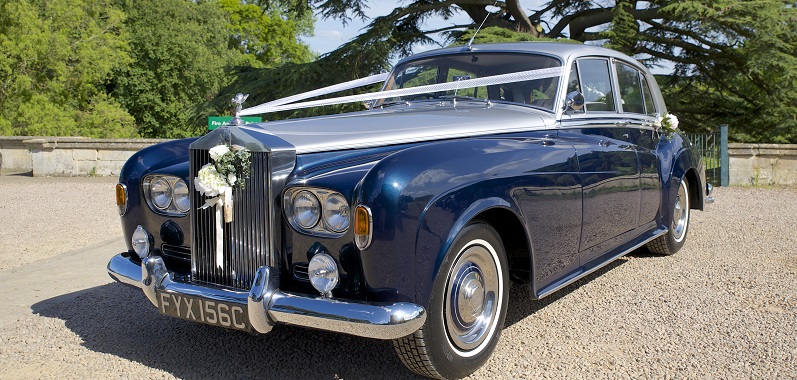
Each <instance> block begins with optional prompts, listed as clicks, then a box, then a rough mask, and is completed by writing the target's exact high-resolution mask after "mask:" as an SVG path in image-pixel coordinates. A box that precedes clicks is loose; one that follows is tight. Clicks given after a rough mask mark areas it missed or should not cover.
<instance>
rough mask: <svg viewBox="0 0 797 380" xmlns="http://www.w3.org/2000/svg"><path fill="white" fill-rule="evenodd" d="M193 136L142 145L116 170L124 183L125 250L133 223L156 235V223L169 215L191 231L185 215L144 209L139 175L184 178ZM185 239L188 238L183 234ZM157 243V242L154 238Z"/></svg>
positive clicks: (160, 222) (187, 232)
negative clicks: (125, 196)
mask: <svg viewBox="0 0 797 380" xmlns="http://www.w3.org/2000/svg"><path fill="white" fill-rule="evenodd" d="M195 140H196V138H189V139H181V140H174V141H167V142H164V143H161V144H157V145H153V146H150V147H147V148H144V149H142V150H140V151H138V152H136V153H134V154H133V155H132V156H131V157H130V158H129V159H128V160H127V162H125V164H124V166H123V167H122V170H121V172H120V173H119V183H121V184H123V185H125V186H126V187H127V192H128V199H127V202H128V204H127V212H126V213H125V215H122V217H121V218H122V233H123V235H124V237H125V242H126V243H127V248H128V250H132V246H131V243H130V236H131V235H132V234H133V231H134V230H135V228H136V226H137V225H139V224H141V225H144V226H145V228H147V229H148V230H149V231H154V232H155V233H153V235H155V238H156V239H159V238H160V237H159V236H158V235H159V234H158V233H157V231H159V229H158V226H160V225H161V224H162V223H164V222H166V221H167V220H170V219H175V220H176V222H177V223H178V224H179V225H180V227H181V228H182V230H183V231H184V232H185V233H186V234H190V228H188V227H189V226H188V218H187V217H185V218H170V217H165V216H160V215H157V214H155V213H153V212H145V211H147V209H146V208H147V207H149V206H147V204H146V202H145V201H144V198H143V195H142V193H141V179H142V178H144V176H145V175H147V174H149V173H155V172H159V173H165V174H171V175H175V176H178V177H181V178H183V179H184V180H186V181H188V178H187V176H188V146H189V145H191V143H192V142H194V141H195ZM185 241H190V236H186V238H185ZM156 243H158V246H159V243H160V242H156Z"/></svg>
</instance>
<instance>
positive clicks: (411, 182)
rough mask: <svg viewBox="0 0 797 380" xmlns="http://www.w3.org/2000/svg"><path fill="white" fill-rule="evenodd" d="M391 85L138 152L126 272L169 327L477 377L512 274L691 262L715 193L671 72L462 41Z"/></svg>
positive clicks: (123, 204)
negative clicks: (682, 253)
mask: <svg viewBox="0 0 797 380" xmlns="http://www.w3.org/2000/svg"><path fill="white" fill-rule="evenodd" d="M385 78H386V79H384V86H383V90H382V91H380V92H377V93H373V94H366V95H365V96H360V97H344V98H338V99H339V100H340V102H344V101H361V100H362V99H369V100H370V102H369V103H368V105H369V109H368V110H366V111H362V112H354V113H346V114H340V115H332V116H322V117H313V118H307V119H296V120H284V121H273V122H264V123H260V124H255V125H240V124H241V123H233V124H235V125H229V126H225V127H223V128H219V129H217V130H214V131H212V132H210V133H208V134H207V135H205V136H203V137H201V138H199V139H185V140H177V141H172V142H168V143H164V144H160V145H156V146H153V147H150V148H147V149H144V150H142V151H140V152H138V153H137V154H135V155H134V156H133V157H132V158H131V159H130V160H129V161H128V162H127V164H126V165H125V166H124V169H123V171H122V173H121V175H120V179H119V184H118V185H117V191H116V196H117V203H118V205H119V212H120V214H121V217H122V225H123V229H124V235H125V238H126V239H127V241H128V252H123V253H121V254H119V255H117V256H116V257H114V258H113V259H112V260H111V261H110V263H109V264H108V272H109V273H110V275H111V277H113V278H114V279H116V280H118V281H119V282H122V283H126V284H129V285H133V286H135V287H139V288H141V289H142V290H143V292H144V294H145V295H146V297H147V298H148V299H149V300H150V301H151V302H152V304H153V305H154V306H156V307H157V308H158V309H159V311H160V312H161V313H162V314H166V315H170V316H174V317H179V318H184V319H189V320H193V321H197V322H202V323H207V324H212V325H218V326H222V327H225V328H229V329H237V330H243V331H248V332H256V333H268V332H269V331H270V330H271V329H272V327H273V326H274V325H275V324H288V325H295V326H304V327H310V328H315V329H322V330H328V331H334V332H340V333H346V334H353V335H357V336H362V337H368V338H376V339H391V340H393V342H394V346H395V349H396V352H397V353H398V355H399V356H400V358H401V360H402V361H403V362H404V364H406V365H407V367H409V368H410V369H411V370H412V371H415V372H417V373H418V374H421V375H425V376H429V377H436V378H456V377H462V376H466V375H468V374H469V373H472V372H473V371H475V370H476V369H478V368H479V367H480V366H481V365H482V364H484V363H485V361H486V360H487V359H488V358H489V356H490V354H491V353H492V351H493V350H494V348H495V346H496V344H497V342H498V339H499V336H500V335H501V330H502V327H503V323H504V317H505V315H506V309H507V300H508V295H509V292H508V290H509V287H510V282H517V283H522V284H527V286H529V287H530V294H531V295H532V298H534V299H539V298H542V297H545V296H547V295H550V294H551V293H553V292H555V291H557V290H558V289H561V288H562V287H564V286H566V285H568V284H570V283H572V282H573V281H576V280H578V279H579V278H582V277H584V276H585V275H587V274H589V273H591V272H593V271H595V270H596V269H598V268H600V267H602V266H604V265H606V264H608V263H610V262H612V261H613V260H615V259H617V258H619V257H621V256H623V255H625V254H627V253H629V252H631V251H633V250H635V249H638V248H640V247H643V246H644V247H647V249H648V250H650V251H652V252H654V253H657V254H663V255H670V254H674V253H675V252H677V251H678V250H679V249H680V248H681V247H682V246H683V245H684V243H685V241H686V237H687V234H688V227H689V215H690V210H694V209H697V210H702V209H703V207H704V205H705V204H706V203H709V202H710V201H711V200H712V198H710V191H711V186H710V185H709V184H707V183H706V181H705V174H704V165H703V161H702V158H701V157H700V156H699V155H698V154H697V153H696V152H695V151H694V150H693V149H692V147H691V145H690V144H689V142H688V141H687V140H685V139H684V138H683V137H682V136H681V135H680V134H678V133H677V130H674V129H673V127H674V126H675V125H674V123H675V121H676V120H677V119H674V118H672V117H669V116H668V114H667V110H666V107H665V105H664V102H663V99H662V97H661V94H660V92H659V88H658V86H657V84H656V81H655V79H654V77H653V76H652V75H651V73H650V72H649V71H648V70H647V69H645V67H643V66H642V65H640V64H639V63H638V62H636V61H635V60H633V59H632V58H629V57H627V56H625V55H622V54H620V53H617V52H615V51H611V50H607V49H602V48H597V47H591V46H585V45H572V44H557V43H513V44H495V45H475V46H471V47H456V48H447V49H442V50H436V51H430V52H425V53H422V54H418V55H415V56H412V57H409V58H406V59H404V60H402V61H400V62H399V63H398V64H397V65H396V66H395V68H394V70H393V71H392V72H391V73H390V74H389V75H387V76H386V77H385ZM242 100H243V98H241V99H239V100H238V102H239V103H240V102H241V101H242ZM286 103H290V102H282V103H280V104H282V105H280V104H278V103H274V104H277V106H276V107H277V108H279V107H280V106H282V107H287V106H290V104H288V105H285V104H286ZM293 104H294V105H293V108H299V107H301V106H303V105H302V103H295V102H294V103H293ZM296 104H299V105H296ZM317 104H318V103H314V102H312V101H311V102H307V103H304V106H312V105H317ZM244 111H246V110H244ZM252 112H254V111H252ZM236 120H237V119H236ZM552 333H555V332H552Z"/></svg>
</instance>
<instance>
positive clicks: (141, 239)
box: [130, 225, 152, 259]
mask: <svg viewBox="0 0 797 380" xmlns="http://www.w3.org/2000/svg"><path fill="white" fill-rule="evenodd" d="M151 241H152V237H151V235H150V234H149V232H147V230H145V229H144V227H141V226H140V225H139V226H138V227H136V230H135V231H133V237H132V238H131V239H130V242H131V243H132V245H133V250H134V251H136V254H137V255H138V257H140V258H142V259H143V258H145V257H147V255H149V249H150V242H151Z"/></svg>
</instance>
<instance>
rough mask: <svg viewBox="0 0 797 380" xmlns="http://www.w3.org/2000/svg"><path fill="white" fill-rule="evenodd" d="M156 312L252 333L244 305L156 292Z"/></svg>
mask: <svg viewBox="0 0 797 380" xmlns="http://www.w3.org/2000/svg"><path fill="white" fill-rule="evenodd" d="M157 297H158V311H160V313H161V314H165V315H168V316H172V317H177V318H182V319H187V320H189V321H194V322H201V323H207V324H209V325H214V326H221V327H226V328H228V329H235V330H242V331H248V332H252V331H253V330H252V324H251V323H249V313H248V312H247V308H246V305H242V304H238V303H232V302H223V301H216V300H209V299H205V298H198V297H194V296H187V295H185V294H175V293H168V292H157Z"/></svg>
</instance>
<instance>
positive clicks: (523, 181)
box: [355, 134, 573, 306]
mask: <svg viewBox="0 0 797 380" xmlns="http://www.w3.org/2000/svg"><path fill="white" fill-rule="evenodd" d="M538 137H541V136H537V135H534V134H524V135H522V136H519V135H513V136H506V137H503V138H478V139H468V140H456V141H444V142H436V143H430V144H424V145H420V146H416V147H412V148H409V149H405V150H402V151H400V152H396V153H394V154H392V155H390V156H388V157H386V158H385V159H383V160H382V161H380V162H379V163H377V164H376V165H374V167H373V168H371V170H370V171H369V172H368V173H367V174H366V176H365V177H364V179H363V181H362V182H361V184H360V186H359V187H358V189H357V191H356V202H355V203H359V204H363V205H366V206H368V207H369V208H370V209H371V212H372V217H373V238H372V242H371V246H370V247H369V248H368V249H366V250H364V251H363V252H362V263H363V269H364V273H365V274H366V277H367V278H366V282H367V283H368V285H369V286H370V287H385V288H392V289H395V290H396V292H397V293H398V294H403V295H406V296H411V297H412V301H414V302H416V303H418V304H420V305H422V306H425V305H427V304H428V301H429V294H431V289H432V285H433V283H434V278H435V276H436V274H437V271H438V269H439V267H440V263H441V262H442V260H443V257H444V255H445V252H446V250H447V249H448V247H449V246H450V244H452V242H453V239H454V237H455V236H456V235H457V233H458V231H459V229H461V228H462V227H463V226H464V225H465V224H467V223H468V222H469V221H470V220H471V219H472V218H473V217H474V216H476V215H478V214H479V213H481V212H483V211H485V210H487V209H491V208H496V207H500V208H505V209H508V210H511V211H512V212H513V213H514V214H515V215H516V216H518V220H523V218H522V217H521V211H520V208H519V207H518V206H517V205H516V204H515V201H514V199H513V197H512V193H513V189H516V188H519V187H526V186H533V185H535V183H534V181H535V179H534V176H533V174H534V173H535V172H540V173H556V172H562V171H566V170H564V169H563V168H564V166H566V165H567V163H566V162H565V161H566V159H567V158H571V157H572V156H573V151H572V147H566V148H567V149H564V150H562V149H560V150H557V151H554V150H555V149H557V148H561V147H564V145H562V146H560V147H552V146H549V145H546V144H544V143H543V140H541V139H539V138H538ZM560 151H561V152H565V153H566V154H553V155H551V154H550V153H552V152H554V153H557V152H560ZM546 153H548V156H546ZM536 185H537V186H546V185H548V186H550V184H548V183H542V182H539V183H536Z"/></svg>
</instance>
